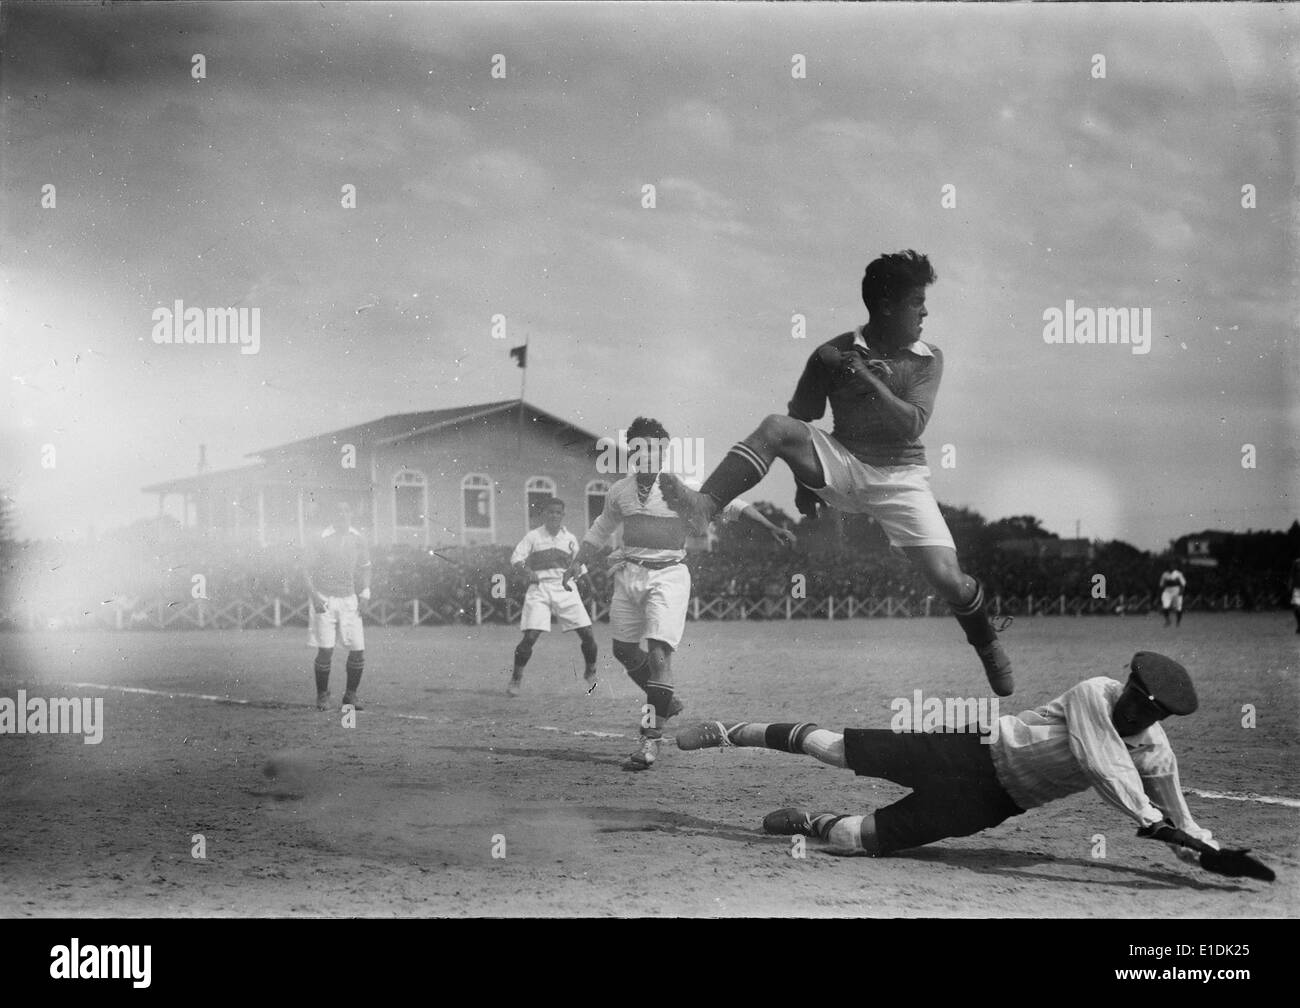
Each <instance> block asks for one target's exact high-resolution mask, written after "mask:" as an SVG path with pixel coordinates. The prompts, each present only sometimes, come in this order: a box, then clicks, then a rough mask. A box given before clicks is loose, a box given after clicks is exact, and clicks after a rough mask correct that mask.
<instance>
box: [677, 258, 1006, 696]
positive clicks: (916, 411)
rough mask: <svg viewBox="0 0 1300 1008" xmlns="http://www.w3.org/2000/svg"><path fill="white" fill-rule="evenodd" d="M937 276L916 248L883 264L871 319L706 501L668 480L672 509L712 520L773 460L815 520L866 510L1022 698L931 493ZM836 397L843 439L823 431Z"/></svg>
mask: <svg viewBox="0 0 1300 1008" xmlns="http://www.w3.org/2000/svg"><path fill="white" fill-rule="evenodd" d="M936 279H937V277H936V275H935V272H934V270H933V269H932V268H931V266H930V260H929V259H927V258H926V257H925V256H923V255H918V254H917V253H916V252H913V251H912V250H910V249H909V250H907V251H906V252H898V253H895V254H893V255H885V256H881V257H880V258H879V259H876V260H875V261H874V262H872V263H871V264H870V265H869V266H868V267H867V269H866V274H865V275H864V276H863V278H862V300H863V303H864V304H865V305H866V307H867V312H868V314H869V321H868V322H867V324H866V325H863V326H859V327H858V328H857V329H856V330H854V331H853V332H847V333H844V334H843V335H840V336H836V337H835V338H834V339H833V340H831V341H830V342H829V343H826V344H824V345H823V346H821V347H819V348H818V350H817V352H816V353H814V354H813V355H812V356H811V357H810V358H809V359H808V363H807V365H806V366H805V367H804V370H803V374H802V376H801V377H800V378H799V384H798V385H797V387H796V388H795V392H794V398H793V399H791V400H790V405H789V416H780V415H779V414H776V413H773V414H771V415H770V416H768V417H766V418H765V419H764V420H763V422H762V423H761V424H759V426H758V429H757V430H755V431H754V433H752V434H750V435H749V437H747V438H745V440H744V441H741V442H739V443H738V444H736V445H735V446H734V447H733V448H732V449H731V451H730V452H729V453H728V454H727V456H726V457H725V458H724V459H723V460H722V462H721V464H720V465H719V466H718V467H717V468H716V469H715V470H714V471H713V472H712V473H711V474H710V475H709V478H708V479H707V480H705V481H704V486H703V488H702V492H700V493H696V492H694V491H693V490H691V489H690V488H687V487H683V486H681V485H680V484H677V483H674V482H669V483H666V484H665V486H664V494H665V496H666V497H667V499H668V502H669V504H670V506H672V507H673V508H674V509H676V510H678V511H679V512H680V513H681V514H683V515H685V516H686V517H687V518H689V519H690V520H692V521H707V520H708V519H709V518H710V517H712V515H714V514H716V513H717V512H718V510H719V509H721V508H722V507H723V506H725V505H726V503H727V502H728V501H730V500H731V499H732V498H733V497H735V496H737V495H738V494H741V493H743V492H745V491H746V490H749V489H750V488H752V487H753V486H755V485H756V484H757V483H758V482H759V481H760V480H762V479H763V477H764V476H766V475H767V471H768V469H769V468H770V467H771V465H772V463H773V462H774V461H775V460H776V459H782V460H784V461H785V463H786V464H787V465H788V466H789V467H790V471H791V472H792V473H793V474H794V478H795V483H796V493H795V504H796V505H797V506H798V508H799V510H800V512H801V513H803V514H805V515H808V516H810V517H816V515H817V511H818V508H819V507H821V506H823V505H829V506H831V507H834V508H838V509H840V510H841V511H848V512H854V513H866V514H869V515H871V516H872V517H873V518H875V520H876V521H877V522H878V523H879V525H880V527H881V528H882V529H883V530H884V532H885V535H886V536H888V538H889V542H890V545H892V546H896V547H898V548H899V549H901V550H902V551H903V552H904V553H905V554H906V555H907V557H908V559H910V560H911V561H912V563H913V564H914V565H915V566H916V567H917V568H919V570H920V571H921V573H922V574H923V575H924V576H925V578H926V580H927V581H929V582H930V584H931V585H932V586H933V587H934V590H935V591H936V592H937V593H938V595H939V596H940V597H941V598H942V599H943V600H944V601H945V602H947V603H948V605H949V606H950V607H951V608H952V610H953V614H954V615H955V616H956V617H957V622H958V623H960V624H961V627H962V629H963V630H964V631H965V632H966V639H967V641H969V642H970V644H971V645H972V646H973V647H974V648H975V651H976V653H977V654H978V655H979V659H980V662H981V663H982V664H983V666H984V673H985V675H986V676H987V677H988V680H989V684H990V685H991V686H992V688H993V691H994V692H995V693H997V694H998V695H999V696H1009V695H1010V694H1011V692H1012V691H1013V690H1014V688H1015V685H1014V680H1013V677H1012V671H1011V662H1010V660H1009V659H1008V658H1007V656H1006V653H1005V652H1004V651H1003V650H1002V645H1001V644H1000V643H999V642H998V636H997V633H996V631H995V630H994V629H993V624H992V622H991V621H990V620H989V617H988V613H987V611H986V609H985V596H984V589H983V587H982V586H981V585H980V583H979V582H978V581H977V580H975V578H973V577H971V576H970V575H969V574H965V573H963V571H962V569H961V566H960V564H958V562H957V550H956V548H955V546H954V545H953V540H952V534H951V533H950V532H949V531H948V525H947V523H946V522H945V521H944V520H943V515H942V514H941V513H940V512H939V505H938V503H937V502H936V501H935V498H934V494H933V493H932V492H931V490H930V485H929V482H928V478H929V475H930V470H929V468H928V467H927V466H926V458H925V449H924V448H923V447H922V445H921V441H920V437H921V434H922V432H923V431H924V430H925V426H926V424H927V423H928V422H929V420H930V415H931V413H933V411H934V402H935V397H936V395H937V394H938V392H939V379H940V378H941V376H942V375H943V355H942V354H941V353H940V352H939V348H938V347H936V346H934V345H932V344H930V343H923V342H922V341H921V323H922V321H923V320H924V319H925V317H926V315H927V314H928V313H927V312H926V310H925V289H926V287H927V286H929V285H930V284H932V283H934V282H935V280H936ZM828 400H829V402H830V405H831V413H832V415H833V417H834V422H835V426H834V430H833V431H832V432H831V433H830V434H827V433H826V432H824V431H822V430H821V429H820V428H817V427H814V426H813V424H812V421H813V420H819V419H821V417H822V416H824V415H825V413H826V403H827V401H828Z"/></svg>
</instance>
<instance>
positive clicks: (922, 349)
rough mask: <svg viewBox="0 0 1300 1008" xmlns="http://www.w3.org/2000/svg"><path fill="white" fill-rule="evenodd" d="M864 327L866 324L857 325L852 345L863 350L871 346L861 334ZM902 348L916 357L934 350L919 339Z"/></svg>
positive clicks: (929, 355)
mask: <svg viewBox="0 0 1300 1008" xmlns="http://www.w3.org/2000/svg"><path fill="white" fill-rule="evenodd" d="M865 328H866V326H858V327H857V329H855V330H854V331H853V345H854V346H860V347H862V349H863V350H870V349H871V348H870V347H869V346H867V341H866V339H865V338H864V337H863V335H862V330H863V329H865ZM904 349H905V350H910V351H911V352H912V353H914V354H916V355H917V356H918V357H933V356H934V352H933V351H932V350H931V349H930V347H929V345H928V344H925V343H922V342H921V341H920V340H915V341H913V342H912V344H911V345H910V346H907V347H904Z"/></svg>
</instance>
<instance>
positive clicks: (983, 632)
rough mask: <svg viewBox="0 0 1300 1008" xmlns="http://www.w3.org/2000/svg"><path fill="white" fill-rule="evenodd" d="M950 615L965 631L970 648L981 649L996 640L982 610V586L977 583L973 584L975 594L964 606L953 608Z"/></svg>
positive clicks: (987, 615)
mask: <svg viewBox="0 0 1300 1008" xmlns="http://www.w3.org/2000/svg"><path fill="white" fill-rule="evenodd" d="M952 614H953V615H954V616H956V617H957V622H958V623H960V624H961V628H962V629H963V630H965V631H966V640H967V641H968V642H969V643H970V645H971V646H972V647H983V646H984V645H985V644H988V643H991V642H992V641H995V640H997V639H998V634H997V631H996V630H994V629H993V623H992V621H991V620H990V619H989V614H988V611H987V610H986V609H985V608H984V586H983V585H982V584H980V583H979V581H976V582H975V594H974V596H973V597H972V598H971V600H970V601H969V602H967V603H966V604H965V605H961V606H953V607H952Z"/></svg>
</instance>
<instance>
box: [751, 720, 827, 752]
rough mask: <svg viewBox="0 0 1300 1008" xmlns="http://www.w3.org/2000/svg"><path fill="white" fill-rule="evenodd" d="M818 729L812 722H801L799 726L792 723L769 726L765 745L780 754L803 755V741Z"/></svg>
mask: <svg viewBox="0 0 1300 1008" xmlns="http://www.w3.org/2000/svg"><path fill="white" fill-rule="evenodd" d="M816 727H817V726H816V725H815V724H813V723H812V722H811V721H801V722H799V723H797V724H792V723H790V722H785V723H783V724H770V725H768V726H767V733H766V735H765V737H764V739H763V745H764V746H765V747H766V748H768V749H776V750H779V751H780V752H788V753H803V740H804V739H805V738H807V737H808V733H809V732H810V731H812V730H813V729H814V728H816Z"/></svg>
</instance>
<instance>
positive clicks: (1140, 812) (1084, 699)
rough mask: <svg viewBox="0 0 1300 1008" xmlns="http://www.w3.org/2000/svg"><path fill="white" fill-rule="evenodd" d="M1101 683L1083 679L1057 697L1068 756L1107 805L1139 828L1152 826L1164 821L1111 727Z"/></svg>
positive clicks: (1103, 682) (1125, 748)
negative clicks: (1072, 756) (1062, 717)
mask: <svg viewBox="0 0 1300 1008" xmlns="http://www.w3.org/2000/svg"><path fill="white" fill-rule="evenodd" d="M1105 683H1106V680H1105V679H1103V678H1096V679H1085V680H1084V681H1083V682H1081V683H1078V684H1077V685H1075V686H1072V687H1071V688H1070V689H1068V690H1067V691H1066V692H1065V693H1064V695H1062V696H1061V698H1060V702H1061V708H1062V712H1063V713H1064V715H1065V726H1066V729H1067V731H1068V732H1069V741H1070V752H1071V753H1072V754H1073V755H1074V758H1075V759H1076V760H1077V761H1078V763H1079V766H1080V767H1081V768H1082V769H1083V772H1084V773H1085V774H1086V775H1087V777H1088V780H1089V781H1090V782H1091V783H1092V786H1093V789H1094V790H1095V791H1096V792H1097V794H1099V795H1100V796H1101V797H1102V799H1103V800H1104V801H1105V802H1106V803H1107V804H1109V805H1112V806H1114V807H1115V808H1117V809H1119V811H1121V812H1123V813H1124V814H1125V815H1127V816H1129V817H1130V818H1131V819H1133V820H1135V821H1136V822H1137V824H1138V826H1139V827H1150V826H1155V825H1157V824H1158V823H1161V822H1163V821H1164V818H1165V817H1164V813H1162V812H1161V811H1160V810H1159V809H1158V808H1156V807H1155V806H1154V805H1153V804H1151V800H1150V799H1149V798H1148V797H1147V795H1146V791H1145V790H1144V789H1143V787H1142V778H1141V776H1140V775H1139V774H1138V771H1137V767H1135V766H1134V765H1133V760H1132V759H1131V758H1130V757H1129V754H1128V748H1127V747H1126V746H1125V745H1124V740H1123V739H1121V738H1120V737H1119V735H1118V734H1117V733H1116V731H1115V726H1114V725H1113V724H1112V723H1111V709H1112V706H1113V705H1112V704H1111V703H1110V702H1109V700H1108V697H1107V694H1106V687H1105Z"/></svg>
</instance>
